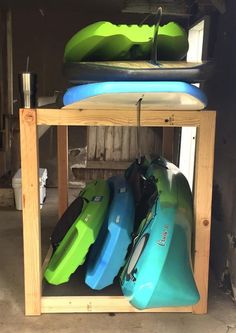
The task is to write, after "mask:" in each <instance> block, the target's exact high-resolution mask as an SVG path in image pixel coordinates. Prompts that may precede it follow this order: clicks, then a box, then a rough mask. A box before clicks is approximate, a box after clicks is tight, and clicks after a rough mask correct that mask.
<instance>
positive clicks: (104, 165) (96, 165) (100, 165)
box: [86, 161, 133, 170]
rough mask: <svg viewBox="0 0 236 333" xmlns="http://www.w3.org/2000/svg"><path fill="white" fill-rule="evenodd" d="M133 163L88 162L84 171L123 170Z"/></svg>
mask: <svg viewBox="0 0 236 333" xmlns="http://www.w3.org/2000/svg"><path fill="white" fill-rule="evenodd" d="M132 162H133V161H88V162H87V167H86V169H99V170H101V169H102V170H125V169H127V168H128V167H129V166H130V164H131V163H132Z"/></svg>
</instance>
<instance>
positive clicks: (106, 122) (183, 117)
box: [36, 109, 212, 127]
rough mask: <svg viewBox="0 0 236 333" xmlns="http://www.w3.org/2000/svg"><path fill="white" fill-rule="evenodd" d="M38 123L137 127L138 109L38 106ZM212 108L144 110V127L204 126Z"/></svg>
mask: <svg viewBox="0 0 236 333" xmlns="http://www.w3.org/2000/svg"><path fill="white" fill-rule="evenodd" d="M36 112H37V124H38V125H63V126H64V125H68V126H76V125H77V126H137V114H136V111H135V110H132V109H130V110H123V109H120V110H89V109H86V110H85V109H84V110H67V109H36ZM206 112H212V111H203V112H200V111H159V110H158V111H157V110H148V111H146V110H145V111H142V112H141V119H140V122H141V126H142V127H145V126H152V127H183V126H194V127H198V126H199V125H200V120H201V115H202V113H206Z"/></svg>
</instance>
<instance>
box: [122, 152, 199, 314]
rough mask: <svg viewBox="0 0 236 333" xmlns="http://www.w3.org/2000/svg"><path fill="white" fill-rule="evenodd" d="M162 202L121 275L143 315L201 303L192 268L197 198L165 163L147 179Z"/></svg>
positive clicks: (139, 235) (143, 227)
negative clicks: (193, 201)
mask: <svg viewBox="0 0 236 333" xmlns="http://www.w3.org/2000/svg"><path fill="white" fill-rule="evenodd" d="M146 177H147V178H151V179H153V181H154V182H155V184H156V188H157V193H158V196H157V199H156V200H155V202H154V204H153V207H152V209H151V211H150V212H149V214H148V215H147V216H146V218H145V219H144V220H143V221H142V223H141V224H140V227H139V230H138V232H137V235H136V237H135V239H134V242H133V249H132V251H131V254H130V256H129V258H128V260H127V263H126V265H125V267H124V269H123V272H122V274H121V286H122V291H123V293H124V295H125V296H127V297H128V299H129V301H130V303H131V304H132V305H133V306H135V307H136V308H138V309H147V308H154V307H166V306H187V305H193V304H195V303H197V302H198V301H199V293H198V290H197V287H196V284H195V281H194V278H193V272H192V264H191V237H192V230H193V209H192V195H191V191H190V188H189V185H188V182H187V180H186V179H185V177H184V176H183V175H182V174H181V173H180V171H179V170H178V168H177V167H175V166H174V165H173V164H171V163H169V162H167V161H166V160H165V159H163V158H158V159H157V160H155V161H153V162H152V163H151V164H150V166H149V168H148V170H147V173H146Z"/></svg>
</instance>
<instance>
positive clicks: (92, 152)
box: [87, 126, 97, 160]
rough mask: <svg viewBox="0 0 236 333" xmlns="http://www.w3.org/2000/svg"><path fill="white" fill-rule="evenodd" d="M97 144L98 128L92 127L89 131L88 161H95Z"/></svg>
mask: <svg viewBox="0 0 236 333" xmlns="http://www.w3.org/2000/svg"><path fill="white" fill-rule="evenodd" d="M96 143H97V127H96V126H90V127H88V129H87V145H88V160H93V159H95V156H96Z"/></svg>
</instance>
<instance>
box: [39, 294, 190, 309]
mask: <svg viewBox="0 0 236 333" xmlns="http://www.w3.org/2000/svg"><path fill="white" fill-rule="evenodd" d="M41 310H42V313H68V312H70V313H73V312H74V313H75V312H90V313H91V312H105V313H110V312H192V307H191V306H187V307H170V308H155V309H146V310H142V311H140V310H138V309H136V308H134V307H133V306H132V305H131V304H130V303H129V301H128V299H127V298H125V297H124V296H43V297H42V298H41Z"/></svg>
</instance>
